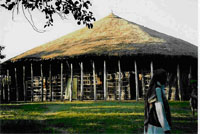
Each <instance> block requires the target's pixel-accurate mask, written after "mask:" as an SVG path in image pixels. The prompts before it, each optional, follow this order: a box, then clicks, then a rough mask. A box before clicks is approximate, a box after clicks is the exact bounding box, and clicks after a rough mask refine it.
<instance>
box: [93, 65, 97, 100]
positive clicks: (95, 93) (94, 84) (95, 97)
mask: <svg viewBox="0 0 200 134" xmlns="http://www.w3.org/2000/svg"><path fill="white" fill-rule="evenodd" d="M92 67H93V86H94V101H96V100H97V89H96V74H95V64H94V61H93V62H92Z"/></svg>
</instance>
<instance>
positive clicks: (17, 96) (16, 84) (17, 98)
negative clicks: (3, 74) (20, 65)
mask: <svg viewBox="0 0 200 134" xmlns="http://www.w3.org/2000/svg"><path fill="white" fill-rule="evenodd" d="M15 88H16V101H18V100H19V91H18V83H17V68H16V67H15Z"/></svg>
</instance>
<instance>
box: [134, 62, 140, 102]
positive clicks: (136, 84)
mask: <svg viewBox="0 0 200 134" xmlns="http://www.w3.org/2000/svg"><path fill="white" fill-rule="evenodd" d="M134 65H135V86H136V101H138V98H139V89H138V73H137V63H136V61H134Z"/></svg>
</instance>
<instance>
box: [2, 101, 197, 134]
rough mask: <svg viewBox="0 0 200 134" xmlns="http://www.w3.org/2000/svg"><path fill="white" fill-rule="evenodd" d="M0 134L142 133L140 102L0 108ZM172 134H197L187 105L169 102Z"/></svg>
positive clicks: (79, 103) (141, 106)
mask: <svg viewBox="0 0 200 134" xmlns="http://www.w3.org/2000/svg"><path fill="white" fill-rule="evenodd" d="M0 107H1V110H0V125H1V129H0V131H1V133H120V134H121V133H143V122H144V102H143V101H139V102H136V101H122V102H117V101H107V102H105V101H97V102H94V101H83V102H80V101H75V102H34V103H18V104H0ZM170 108H171V113H172V125H173V126H172V133H173V134H174V133H176V134H192V133H197V115H196V116H195V117H192V113H191V110H190V107H189V102H175V101H173V102H170Z"/></svg>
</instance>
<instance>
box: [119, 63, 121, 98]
mask: <svg viewBox="0 0 200 134" xmlns="http://www.w3.org/2000/svg"><path fill="white" fill-rule="evenodd" d="M118 68H119V81H118V91H119V101H121V65H120V60H118Z"/></svg>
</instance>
